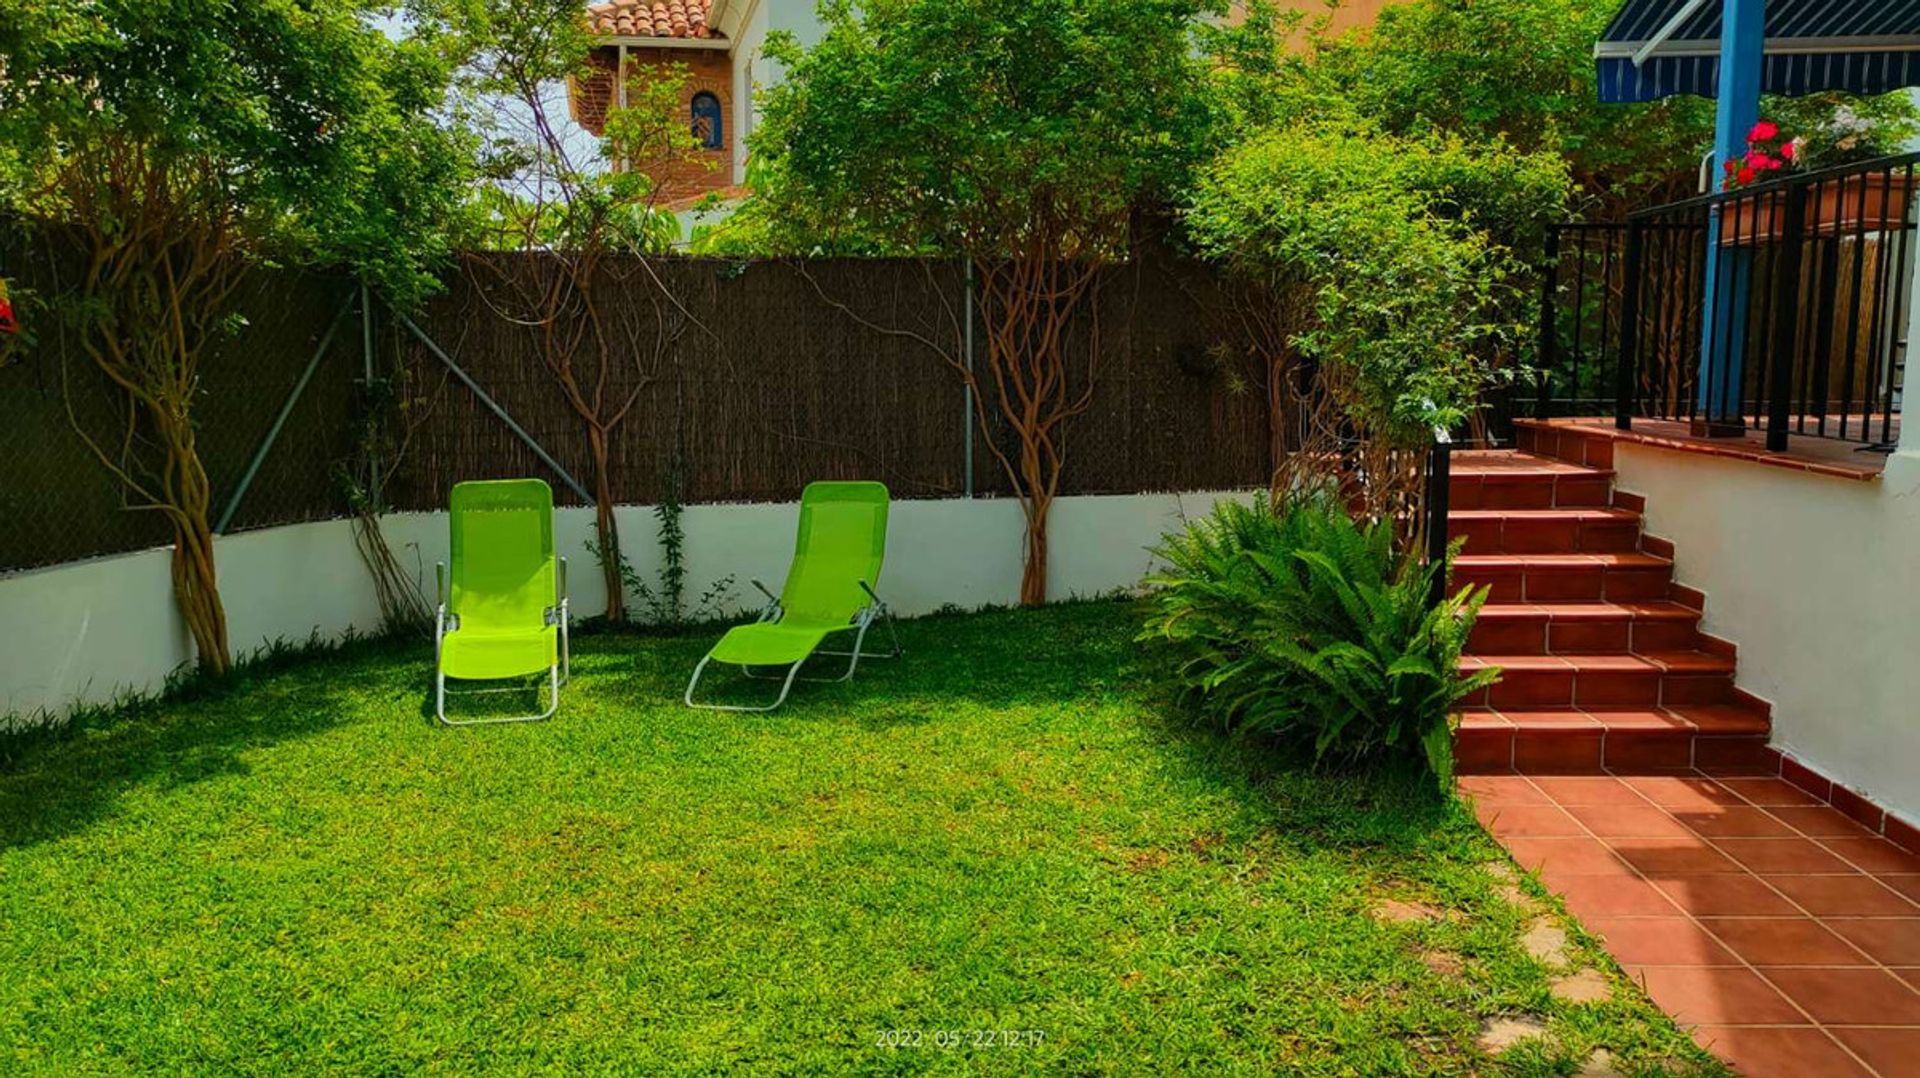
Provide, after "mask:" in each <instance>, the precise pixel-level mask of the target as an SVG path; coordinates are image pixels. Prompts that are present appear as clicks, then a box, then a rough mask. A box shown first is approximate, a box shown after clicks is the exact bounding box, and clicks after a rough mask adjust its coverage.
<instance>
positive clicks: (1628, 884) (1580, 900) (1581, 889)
mask: <svg viewBox="0 0 1920 1078" xmlns="http://www.w3.org/2000/svg"><path fill="white" fill-rule="evenodd" d="M1698 878H1701V879H1706V878H1709V877H1698ZM1728 878H1729V879H1731V878H1734V877H1728ZM1553 889H1554V890H1555V891H1556V892H1558V893H1559V895H1560V898H1561V901H1563V902H1565V903H1566V904H1567V910H1568V911H1569V912H1571V913H1572V914H1573V915H1574V916H1575V917H1578V918H1580V919H1581V920H1586V919H1588V918H1593V917H1673V916H1675V915H1677V914H1679V913H1680V912H1681V911H1680V910H1679V909H1677V908H1676V907H1675V906H1674V904H1673V903H1672V902H1671V901H1669V900H1668V899H1667V897H1666V896H1665V895H1663V894H1662V893H1661V892H1660V889H1659V888H1657V887H1655V886H1654V885H1653V884H1651V883H1648V882H1647V881H1645V880H1642V879H1635V878H1633V877H1625V876H1558V877H1555V878H1554V880H1553Z"/></svg>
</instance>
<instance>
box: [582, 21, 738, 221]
mask: <svg viewBox="0 0 1920 1078" xmlns="http://www.w3.org/2000/svg"><path fill="white" fill-rule="evenodd" d="M617 55H618V53H617V51H616V50H614V49H611V48H604V49H600V50H598V51H596V52H595V54H594V56H593V67H594V71H593V73H592V74H591V75H588V76H585V77H583V78H578V79H575V80H574V81H573V84H572V86H571V88H570V91H571V92H570V93H569V94H568V99H569V103H570V108H571V110H572V112H573V118H574V120H575V121H576V122H577V123H579V124H580V126H582V127H584V128H586V129H587V130H588V131H590V132H592V133H593V134H595V135H598V134H600V133H601V131H602V130H603V129H604V128H605V125H606V118H607V110H608V108H609V107H611V105H612V103H613V101H614V99H615V96H616V94H617V90H616V86H615V83H614V77H613V76H614V68H615V67H616V65H617V62H618V61H617V60H616V57H617ZM627 72H628V76H627V77H628V78H629V79H630V80H631V81H630V82H629V83H628V89H629V93H632V92H633V91H634V90H635V89H636V88H638V87H640V86H644V85H647V84H648V83H649V82H651V81H652V80H655V79H662V78H672V79H677V80H679V82H680V92H679V94H678V95H677V96H676V101H677V102H678V103H677V105H676V106H675V108H676V113H677V115H676V119H677V120H678V122H680V123H684V124H687V125H689V126H691V125H692V123H693V111H692V110H693V99H694V96H695V95H697V94H701V93H709V94H712V95H713V96H714V97H715V98H717V99H718V100H719V102H720V117H721V130H720V145H719V146H718V147H717V148H715V149H711V150H702V151H700V152H698V153H696V154H692V155H690V156H689V157H686V158H681V159H678V160H675V161H672V162H666V163H654V164H649V165H648V166H646V171H647V172H648V174H649V175H651V176H652V177H653V179H654V182H655V183H657V184H659V185H660V196H659V201H660V202H663V203H670V202H677V201H682V200H685V199H690V198H694V197H696V196H699V195H703V194H705V193H707V192H709V191H718V190H720V189H722V188H725V187H728V186H730V185H731V184H732V183H733V147H734V141H735V140H736V139H737V138H739V136H740V133H739V132H738V131H735V130H734V129H733V126H734V125H733V58H732V57H731V56H729V55H728V54H727V53H725V52H723V51H721V50H719V49H645V48H629V49H628V50H627Z"/></svg>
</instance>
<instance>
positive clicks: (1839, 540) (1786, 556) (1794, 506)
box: [1614, 442, 1920, 820]
mask: <svg viewBox="0 0 1920 1078" xmlns="http://www.w3.org/2000/svg"><path fill="white" fill-rule="evenodd" d="M1614 467H1615V469H1616V470H1617V471H1618V474H1619V478H1618V483H1619V486H1620V487H1621V489H1624V490H1628V491H1632V492H1634V493H1636V494H1644V495H1645V496H1646V498H1647V510H1646V517H1647V531H1648V533H1649V534H1652V535H1657V536H1662V537H1664V538H1667V539H1671V540H1673V542H1674V544H1675V547H1676V550H1675V561H1676V564H1675V577H1676V579H1678V580H1679V581H1680V582H1682V583H1685V584H1690V585H1692V586H1694V587H1697V588H1699V589H1701V590H1702V591H1704V592H1705V593H1706V596H1707V609H1706V617H1705V619H1704V620H1703V622H1702V627H1703V628H1704V629H1706V631H1708V632H1711V633H1713V634H1715V635H1717V636H1722V637H1725V638H1727V639H1729V640H1732V641H1733V642H1734V643H1736V644H1738V645H1739V648H1740V665H1739V674H1738V680H1739V684H1740V685H1741V687H1742V688H1745V689H1747V690H1748V691H1750V692H1752V693H1754V694H1756V695H1758V696H1760V697H1763V698H1764V699H1766V700H1769V701H1771V702H1772V704H1773V741H1774V744H1775V745H1777V746H1779V747H1780V748H1782V749H1784V750H1785V751H1786V752H1788V753H1789V754H1790V755H1792V756H1794V757H1796V758H1797V759H1799V760H1801V761H1802V762H1804V763H1806V764H1807V765H1808V766H1810V767H1812V768H1814V769H1815V770H1817V771H1819V772H1821V773H1822V774H1824V775H1826V776H1827V777H1828V778H1831V779H1833V780H1834V781H1836V782H1839V783H1841V784H1843V785H1846V786H1849V787H1851V788H1853V789H1854V790H1856V791H1859V792H1860V793H1863V794H1865V795H1867V796H1868V797H1869V798H1871V799H1873V800H1874V801H1876V802H1878V803H1879V804H1881V805H1882V806H1884V807H1886V808H1888V809H1891V810H1893V811H1895V812H1897V813H1899V814H1900V815H1901V816H1903V817H1905V818H1906V819H1909V820H1920V447H1911V446H1910V447H1909V448H1907V449H1905V450H1903V451H1902V452H1901V453H1898V454H1895V455H1894V457H1893V458H1892V459H1891V460H1890V461H1889V462H1888V466H1887V470H1886V474H1885V475H1884V476H1883V477H1882V478H1881V479H1880V480H1879V481H1877V482H1860V481H1857V480H1850V479H1837V478H1830V477H1827V476H1820V475H1813V474H1809V473H1803V472H1796V471H1791V470H1788V469H1785V468H1773V467H1767V466H1764V465H1759V464H1754V463H1751V462H1747V461H1738V460H1726V459H1720V458H1714V457H1707V456H1702V455H1696V454H1690V453H1680V452H1674V451H1671V450H1664V449H1656V448H1652V447H1648V446H1641V445H1634V444H1631V443H1626V442H1618V443H1615V445H1614Z"/></svg>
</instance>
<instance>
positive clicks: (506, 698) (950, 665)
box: [0, 600, 1449, 849]
mask: <svg viewBox="0 0 1920 1078" xmlns="http://www.w3.org/2000/svg"><path fill="white" fill-rule="evenodd" d="M1137 624H1138V616H1137V610H1136V608H1135V607H1134V606H1133V605H1132V604H1130V603H1124V602H1114V601H1111V600H1105V601H1088V602H1081V603H1067V604H1057V605H1053V606H1049V607H1046V608H1044V609H1039V610H995V611H987V612H980V613H970V614H938V615H932V616H928V617H924V618H919V619H913V620H910V621H903V622H902V623H901V624H900V635H901V642H902V644H903V646H904V648H905V654H904V655H903V656H901V657H900V658H897V659H887V660H873V661H866V660H863V661H862V663H861V665H860V669H859V671H858V673H857V675H856V676H855V678H854V680H852V681H849V682H835V683H824V684H821V683H800V684H797V685H796V686H795V688H794V692H793V695H792V697H791V698H790V699H789V700H788V702H787V704H786V705H785V706H784V707H783V708H782V709H781V710H780V711H779V712H777V713H773V714H774V717H775V719H777V721H781V722H796V721H798V722H807V723H813V722H822V723H848V724H853V725H855V726H856V727H857V728H858V729H860V730H863V731H869V732H876V733H877V732H880V731H884V730H888V729H894V728H900V727H908V726H923V725H930V724H937V723H940V722H943V721H949V720H950V719H952V717H953V716H955V715H958V714H960V713H962V712H963V711H965V710H967V709H968V708H980V707H985V708H992V709H1002V710H1005V709H1018V710H1024V711H1031V712H1032V713H1033V714H1034V715H1035V716H1036V717H1038V718H1040V719H1044V717H1046V716H1048V715H1049V714H1059V713H1061V712H1062V711H1063V710H1064V709H1074V708H1082V707H1089V706H1096V705H1115V704H1117V705H1119V706H1123V707H1125V708H1127V709H1129V710H1131V711H1133V712H1135V713H1136V714H1138V716H1139V719H1140V721H1141V722H1142V723H1143V724H1144V730H1145V732H1146V733H1147V735H1148V736H1149V738H1150V740H1151V741H1152V743H1153V744H1154V745H1155V746H1156V751H1157V752H1161V753H1164V755H1165V759H1166V767H1168V768H1169V769H1170V774H1175V775H1178V776H1180V777H1183V778H1188V779H1194V780H1198V781H1201V782H1204V783H1205V784H1207V785H1210V786H1216V787H1219V788H1221V789H1224V790H1226V791H1229V792H1230V793H1231V794H1232V795H1233V798H1234V800H1235V801H1236V803H1237V804H1238V805H1239V806H1240V809H1241V811H1242V812H1243V813H1244V814H1245V816H1244V821H1245V822H1246V823H1248V824H1250V825H1252V826H1253V827H1254V828H1255V829H1258V830H1263V831H1271V832H1273V833H1274V834H1275V835H1276V836H1279V837H1282V838H1283V839H1284V840H1285V841H1286V842H1287V843H1288V844H1289V845H1300V846H1306V845H1312V844H1319V845H1323V846H1324V845H1328V844H1337V845H1342V846H1347V845H1352V846H1366V845H1378V846H1383V847H1387V848H1392V849H1405V848H1411V847H1415V846H1423V845H1428V844H1429V836H1431V835H1432V834H1433V833H1434V832H1435V831H1437V830H1440V829H1442V827H1443V825H1444V824H1445V822H1446V821H1447V819H1448V813H1449V802H1448V801H1447V800H1446V799H1443V798H1441V797H1440V796H1439V795H1438V794H1437V792H1436V791H1435V790H1434V787H1433V784H1432V781H1431V779H1430V778H1428V777H1426V776H1425V775H1424V774H1423V773H1422V772H1420V770H1419V769H1418V768H1417V767H1415V766H1413V765H1411V764H1406V765H1401V766H1391V767H1385V768H1334V767H1316V766H1314V765H1313V763H1312V762H1311V761H1310V760H1308V759H1306V758H1305V757H1304V756H1303V755H1302V754H1300V753H1299V752H1297V751H1291V750H1289V749H1288V748H1286V747H1285V746H1282V745H1278V744H1274V743H1272V742H1263V741H1254V740H1247V739H1238V738H1230V737H1227V736H1224V735H1222V734H1221V733H1219V732H1218V731H1215V730H1212V729H1208V728H1203V727H1199V726H1195V725H1194V724H1192V723H1191V722H1189V721H1187V719H1186V717H1185V716H1184V714H1183V713H1182V712H1180V710H1179V709H1178V708H1176V707H1173V706H1171V705H1170V704H1169V703H1167V702H1166V701H1165V700H1163V699H1161V698H1160V696H1159V694H1158V693H1157V692H1156V690H1155V689H1154V688H1153V679H1152V676H1151V674H1150V673H1149V672H1148V669H1147V667H1146V665H1145V664H1144V663H1143V661H1142V654H1141V652H1140V650H1139V648H1138V646H1137V645H1136V644H1135V643H1134V642H1133V636H1134V632H1135V627H1136V626H1137ZM720 631H721V630H720V628H719V627H703V628H701V629H697V630H693V631H690V632H688V633H682V634H679V635H663V634H660V633H657V632H651V631H642V632H598V633H591V634H577V636H576V639H577V640H579V641H580V642H581V643H583V644H585V645H586V649H585V651H584V652H578V651H577V655H579V656H580V658H582V659H583V660H584V661H583V662H581V663H576V665H575V668H574V680H573V682H572V684H570V685H569V686H568V687H567V688H566V689H564V690H563V691H562V697H561V708H560V712H559V715H558V716H557V721H565V719H566V716H567V713H568V710H567V701H568V699H569V698H570V697H576V696H578V695H580V694H582V693H586V694H591V695H592V696H594V697H596V698H597V699H598V702H600V703H601V704H604V703H606V702H607V701H608V700H609V699H611V700H613V701H614V702H616V703H618V702H619V701H620V699H621V696H620V694H623V693H624V694H632V695H630V696H629V697H628V698H629V699H631V700H632V701H633V703H634V705H635V706H636V708H637V709H642V710H644V709H647V708H657V707H679V706H680V705H679V692H680V690H681V688H683V687H684V684H685V678H686V677H687V676H688V675H690V674H691V672H692V669H693V665H694V663H696V662H697V661H698V659H699V657H700V655H701V654H703V653H704V652H705V650H706V648H707V647H709V646H711V644H712V642H713V641H714V640H715V639H717V638H718V636H719V633H720ZM428 656H429V649H428V647H427V646H426V645H424V644H422V643H421V642H420V641H418V640H398V639H392V638H388V639H379V640H362V641H356V642H351V643H348V644H345V645H336V646H332V647H328V648H319V649H314V650H305V649H285V650H283V651H281V652H278V653H275V654H274V655H271V656H269V657H268V658H267V659H266V660H264V661H260V662H255V663H252V664H248V665H247V666H244V667H243V668H241V669H240V670H238V671H236V672H235V673H234V674H232V675H230V676H229V677H227V678H224V679H220V680H219V681H217V682H212V683H205V684H199V685H192V686H188V687H186V688H184V689H183V690H181V691H178V692H176V693H174V694H173V695H171V696H169V697H167V698H165V699H161V700H154V701H147V702H143V703H140V704H136V705H134V706H131V707H129V708H125V709H122V710H120V711H117V712H112V713H104V712H103V713H98V714H92V715H88V716H83V717H82V719H81V720H80V721H79V722H78V723H77V724H75V725H74V726H73V727H72V728H71V729H69V730H66V731H63V732H61V733H60V734H59V735H58V736H57V737H52V738H49V739H45V740H44V742H43V743H37V744H25V743H17V744H15V745H13V746H11V748H12V749H14V750H15V751H14V752H13V753H12V754H6V758H7V760H8V766H7V767H6V768H5V770H0V848H6V847H13V846H19V845H25V844H31V843H36V842H44V841H49V840H53V839H56V838H59V837H60V836H62V835H66V834H70V833H73V832H75V831H78V830H81V829H84V828H86V827H87V826H89V825H90V824H91V823H92V822H93V821H95V820H98V819H100V818H101V817H102V816H104V815H106V814H107V813H109V812H111V811H112V810H113V807H114V805H115V804H116V803H117V802H118V800H119V799H120V798H121V797H122V796H123V795H124V794H125V793H126V792H127V791H128V790H130V789H134V788H137V787H144V786H151V785H155V784H159V785H161V786H163V787H177V786H188V785H192V784H195V783H199V782H204V781H206V780H208V779H212V778H217V777H220V776H225V775H233V774H240V773H243V772H244V771H245V768H246V764H245V763H244V762H243V760H242V759H241V756H242V755H243V754H244V753H246V752H248V751H252V750H257V749H259V748H262V747H264V746H269V745H273V744H275V743H279V742H285V741H291V740H295V739H299V738H305V737H310V736H312V735H315V734H318V733H323V732H325V731H327V730H329V729H331V728H333V727H336V726H338V725H340V724H341V723H343V722H349V721H355V715H356V712H361V711H364V706H365V700H366V695H367V694H368V693H369V692H384V693H388V694H390V695H391V694H400V695H411V696H412V697H413V700H414V701H416V702H414V703H412V704H411V705H410V706H409V707H408V709H407V711H408V713H409V714H410V716H411V717H412V719H413V720H415V721H419V722H421V723H431V722H432V721H433V702H432V680H431V663H430V659H429V657H428ZM839 661H844V660H835V662H839ZM742 680H743V681H744V679H742ZM745 684H746V685H747V686H750V687H751V689H753V690H766V689H769V686H768V683H766V682H761V681H749V682H745ZM773 692H777V684H776V685H774V686H773V688H772V689H771V690H770V691H769V692H768V695H767V697H766V698H767V699H771V698H772V693H773ZM479 699H480V700H482V701H487V700H489V699H490V700H491V701H492V702H491V703H482V704H481V705H480V710H481V711H482V712H485V711H494V710H496V709H498V708H517V707H519V706H520V705H521V704H524V702H525V700H524V699H523V697H522V695H521V694H510V695H503V696H499V697H493V698H484V697H483V698H479ZM471 702H472V701H471V700H470V701H467V703H471ZM768 719H769V716H767V715H755V714H744V715H743V714H731V715H727V716H726V720H727V721H733V722H753V721H762V720H768ZM485 729H487V728H485V727H481V728H476V729H475V730H472V731H467V732H465V733H466V734H467V735H469V736H471V735H482V736H483V734H482V732H483V731H484V730H485ZM447 733H448V734H449V736H456V735H455V732H453V731H448V732H447Z"/></svg>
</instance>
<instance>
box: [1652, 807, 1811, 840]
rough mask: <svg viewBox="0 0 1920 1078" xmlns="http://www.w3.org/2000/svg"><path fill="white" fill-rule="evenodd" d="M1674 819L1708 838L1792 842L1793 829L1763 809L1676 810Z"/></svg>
mask: <svg viewBox="0 0 1920 1078" xmlns="http://www.w3.org/2000/svg"><path fill="white" fill-rule="evenodd" d="M1674 815H1675V816H1678V817H1679V818H1680V822H1681V823H1684V824H1686V825H1687V826H1688V827H1689V828H1691V829H1693V830H1694V831H1695V832H1697V833H1699V834H1702V835H1706V836H1707V837H1709V838H1792V837H1794V832H1793V829H1792V828H1790V827H1788V826H1787V825H1786V824H1784V823H1782V822H1781V821H1779V820H1778V819H1775V818H1774V817H1773V816H1771V815H1769V814H1768V812H1767V810H1766V809H1759V808H1747V807H1744V806H1738V805H1728V806H1724V807H1721V808H1719V809H1715V810H1712V811H1705V810H1693V809H1675V810H1674Z"/></svg>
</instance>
